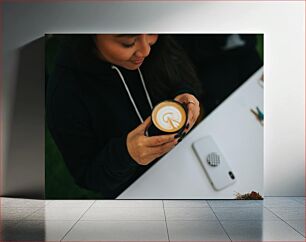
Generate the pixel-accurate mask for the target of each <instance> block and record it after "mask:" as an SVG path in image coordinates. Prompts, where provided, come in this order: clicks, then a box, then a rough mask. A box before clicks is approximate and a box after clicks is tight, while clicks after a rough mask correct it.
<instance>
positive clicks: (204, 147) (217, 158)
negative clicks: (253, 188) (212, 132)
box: [192, 136, 236, 191]
mask: <svg viewBox="0 0 306 242" xmlns="http://www.w3.org/2000/svg"><path fill="white" fill-rule="evenodd" d="M192 147H193V150H194V152H195V154H196V156H197V157H198V159H199V161H200V162H201V164H202V166H203V168H204V170H205V172H206V174H207V176H208V179H209V181H210V183H211V185H212V186H213V188H214V189H215V190H217V191H219V190H222V189H224V188H226V187H228V186H230V185H231V184H233V183H234V182H235V181H236V177H235V175H234V172H233V171H232V169H231V168H230V166H229V165H228V163H227V161H226V159H225V158H224V156H223V154H222V153H221V151H220V149H219V148H218V146H217V145H216V143H215V142H214V140H213V139H212V138H211V137H210V136H207V137H204V138H202V139H200V140H198V141H196V142H194V143H193V144H192Z"/></svg>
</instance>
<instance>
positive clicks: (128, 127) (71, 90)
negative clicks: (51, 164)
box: [46, 48, 189, 198]
mask: <svg viewBox="0 0 306 242" xmlns="http://www.w3.org/2000/svg"><path fill="white" fill-rule="evenodd" d="M111 66H112V65H111V64H110V63H107V62H104V61H101V60H100V59H98V58H97V57H95V56H94V55H93V56H92V57H90V58H84V59H80V58H79V57H78V56H77V55H76V53H75V51H74V50H73V49H72V48H66V49H63V50H62V51H61V53H60V54H59V56H58V58H57V61H56V65H55V68H54V70H53V72H52V75H51V78H50V80H48V85H47V96H46V97H47V98H46V108H47V112H46V117H47V124H48V128H49V129H50V132H51V134H52V137H53V138H54V140H55V143H56V144H57V146H58V148H59V150H60V152H61V153H62V156H63V159H64V161H65V163H66V164H67V167H68V169H69V171H70V173H71V175H72V176H73V178H74V180H75V182H76V183H77V184H78V185H79V186H81V187H84V188H87V189H90V190H94V191H99V192H100V193H101V194H102V196H103V197H104V198H116V197H117V196H118V195H119V194H120V193H121V192H123V191H124V190H125V189H126V188H127V187H128V186H129V185H130V184H132V183H133V181H135V180H136V179H137V178H138V177H139V176H140V175H141V174H143V173H144V172H145V171H146V170H147V169H148V168H149V167H151V166H152V164H154V163H155V162H152V163H151V164H150V165H147V166H142V165H139V164H138V163H136V162H135V161H134V160H133V159H132V158H131V157H130V155H129V153H128V150H127V146H126V138H127V134H128V133H129V132H130V131H132V130H133V129H135V128H136V127H137V126H139V125H140V120H139V118H138V116H137V114H136V112H135V109H134V107H133V105H132V103H131V101H130V99H129V97H128V94H127V92H126V90H125V88H124V86H123V83H122V81H121V79H120V77H119V75H118V73H117V72H116V70H114V69H112V68H111ZM117 67H118V66H117ZM118 68H119V69H120V71H121V73H122V75H123V76H124V79H125V81H126V83H127V85H128V87H129V90H130V92H131V94H132V96H133V99H134V101H135V103H136V105H137V108H138V109H139V111H140V113H141V116H142V117H143V119H144V120H145V119H146V118H147V117H148V116H149V115H150V114H151V108H150V106H149V103H148V101H147V98H146V96H145V92H144V89H143V86H142V84H141V79H140V77H139V73H138V71H137V70H135V71H130V70H126V69H124V68H121V67H118ZM144 79H145V77H144ZM178 89H179V93H182V92H184V91H183V89H182V87H181V86H180V87H179V88H178ZM187 90H189V89H188V88H187V89H186V92H187ZM179 93H178V92H175V91H174V92H173V93H172V94H171V95H170V96H169V98H174V97H175V96H176V95H178V94H179ZM160 101H162V100H154V97H152V102H153V105H154V104H156V103H157V102H160Z"/></svg>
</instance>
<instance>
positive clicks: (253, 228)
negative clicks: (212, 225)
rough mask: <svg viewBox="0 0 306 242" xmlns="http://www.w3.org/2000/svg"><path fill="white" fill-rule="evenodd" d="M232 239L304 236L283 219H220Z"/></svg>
mask: <svg viewBox="0 0 306 242" xmlns="http://www.w3.org/2000/svg"><path fill="white" fill-rule="evenodd" d="M221 223H222V225H223V227H224V228H225V230H226V232H227V234H228V235H229V236H230V238H231V239H232V240H233V241H241V240H252V241H304V239H305V238H304V237H303V236H302V235H301V234H299V233H298V232H296V231H295V230H294V229H292V228H291V227H290V226H289V225H287V224H286V223H285V222H283V221H267V220H265V221H260V220H256V221H250V220H249V221H221Z"/></svg>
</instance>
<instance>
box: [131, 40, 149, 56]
mask: <svg viewBox="0 0 306 242" xmlns="http://www.w3.org/2000/svg"><path fill="white" fill-rule="evenodd" d="M150 51H151V46H150V44H149V41H148V40H147V38H146V37H145V36H144V37H143V38H141V41H140V42H139V48H138V50H137V51H136V53H135V55H136V56H137V57H139V58H145V57H147V56H148V55H149V54H150Z"/></svg>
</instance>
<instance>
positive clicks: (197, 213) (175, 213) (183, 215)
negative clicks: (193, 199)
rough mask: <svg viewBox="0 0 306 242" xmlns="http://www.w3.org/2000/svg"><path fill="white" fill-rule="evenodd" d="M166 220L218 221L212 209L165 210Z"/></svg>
mask: <svg viewBox="0 0 306 242" xmlns="http://www.w3.org/2000/svg"><path fill="white" fill-rule="evenodd" d="M165 213H166V220H167V221H170V220H217V218H216V216H215V215H214V213H213V211H212V210H211V208H165Z"/></svg>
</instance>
